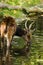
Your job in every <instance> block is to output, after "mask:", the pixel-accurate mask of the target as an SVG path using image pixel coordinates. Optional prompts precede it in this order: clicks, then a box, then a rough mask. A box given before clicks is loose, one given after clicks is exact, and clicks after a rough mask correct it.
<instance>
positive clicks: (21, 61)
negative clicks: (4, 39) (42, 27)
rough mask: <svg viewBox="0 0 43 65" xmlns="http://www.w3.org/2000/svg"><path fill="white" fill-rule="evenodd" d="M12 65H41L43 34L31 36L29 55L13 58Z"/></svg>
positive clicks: (42, 63) (42, 60)
mask: <svg viewBox="0 0 43 65" xmlns="http://www.w3.org/2000/svg"><path fill="white" fill-rule="evenodd" d="M12 65H43V32H42V33H39V32H38V33H36V34H34V35H33V38H32V44H31V48H30V55H29V53H28V54H27V56H16V57H14V58H13V60H12Z"/></svg>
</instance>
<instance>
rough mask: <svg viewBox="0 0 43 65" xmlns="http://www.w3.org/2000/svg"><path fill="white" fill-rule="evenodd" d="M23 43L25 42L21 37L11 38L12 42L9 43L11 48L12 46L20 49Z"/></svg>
mask: <svg viewBox="0 0 43 65" xmlns="http://www.w3.org/2000/svg"><path fill="white" fill-rule="evenodd" d="M25 45H26V42H25V40H24V39H23V38H22V37H16V38H13V40H12V43H11V47H12V49H13V48H14V49H15V48H18V49H22V48H23V47H24V46H25Z"/></svg>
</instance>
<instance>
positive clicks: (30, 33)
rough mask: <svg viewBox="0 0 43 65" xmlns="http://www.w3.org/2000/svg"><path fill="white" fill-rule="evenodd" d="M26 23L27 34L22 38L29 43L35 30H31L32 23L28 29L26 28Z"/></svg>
mask: <svg viewBox="0 0 43 65" xmlns="http://www.w3.org/2000/svg"><path fill="white" fill-rule="evenodd" d="M27 22H28V21H26V22H25V31H26V32H27V33H26V34H25V35H24V36H23V37H24V38H25V40H26V42H30V41H31V38H32V33H33V32H34V31H35V29H33V30H31V28H32V25H33V24H34V22H32V23H31V24H30V25H29V27H27Z"/></svg>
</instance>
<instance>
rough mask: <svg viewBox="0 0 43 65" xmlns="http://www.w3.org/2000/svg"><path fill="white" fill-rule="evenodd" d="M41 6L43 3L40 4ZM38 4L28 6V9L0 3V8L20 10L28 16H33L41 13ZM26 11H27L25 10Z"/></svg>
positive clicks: (42, 11)
mask: <svg viewBox="0 0 43 65" xmlns="http://www.w3.org/2000/svg"><path fill="white" fill-rule="evenodd" d="M40 6H41V7H43V4H42V5H40ZM40 6H39V5H38V6H33V7H30V8H28V10H27V9H26V8H25V7H21V6H18V5H17V6H12V5H9V4H5V3H0V8H8V9H12V10H18V9H19V10H21V11H22V12H23V13H24V14H25V15H27V16H28V17H33V16H37V15H43V8H41V7H40ZM27 11H28V12H27Z"/></svg>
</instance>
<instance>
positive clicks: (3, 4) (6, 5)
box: [0, 3, 22, 10]
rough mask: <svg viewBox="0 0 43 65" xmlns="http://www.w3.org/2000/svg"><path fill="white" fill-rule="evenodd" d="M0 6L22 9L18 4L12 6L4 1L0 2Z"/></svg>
mask: <svg viewBox="0 0 43 65" xmlns="http://www.w3.org/2000/svg"><path fill="white" fill-rule="evenodd" d="M0 8H8V9H15V10H16V9H20V10H21V9H22V7H20V6H18V5H17V6H12V5H9V4H5V3H0Z"/></svg>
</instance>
